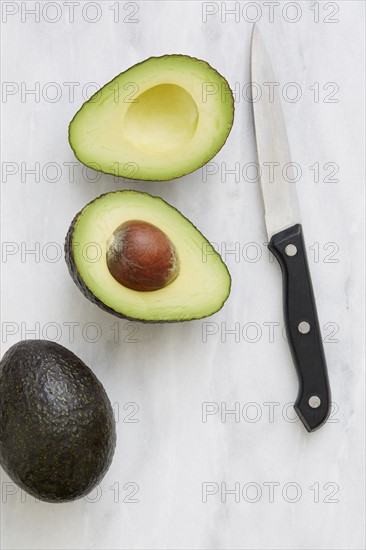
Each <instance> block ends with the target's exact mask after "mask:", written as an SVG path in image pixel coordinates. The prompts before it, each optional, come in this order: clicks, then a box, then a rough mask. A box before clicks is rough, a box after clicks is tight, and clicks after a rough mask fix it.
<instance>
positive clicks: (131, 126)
mask: <svg viewBox="0 0 366 550" xmlns="http://www.w3.org/2000/svg"><path fill="white" fill-rule="evenodd" d="M233 119H234V99H233V94H232V92H231V90H230V87H229V85H228V83H227V81H226V80H225V78H224V77H222V76H221V75H220V74H219V73H218V72H217V71H216V70H215V69H213V68H212V67H211V66H210V65H209V64H208V63H206V62H205V61H201V60H199V59H196V58H194V57H189V56H187V55H164V56H162V57H150V58H149V59H146V60H145V61H142V62H141V63H138V64H137V65H134V66H133V67H130V68H129V69H127V70H126V71H125V72H123V73H121V74H119V75H118V76H116V77H115V78H114V79H113V80H111V81H110V82H109V83H107V84H105V86H103V88H101V89H100V90H99V91H98V92H96V94H94V95H93V96H92V97H91V98H90V99H89V100H88V101H86V102H85V103H84V104H83V105H82V107H81V109H80V110H79V111H78V112H77V113H76V115H75V116H74V118H73V120H72V121H71V123H70V126H69V142H70V145H71V148H72V149H73V151H74V154H75V156H76V157H77V158H78V159H79V160H80V161H81V162H82V163H84V164H85V165H87V166H90V167H91V168H94V169H95V170H99V171H101V172H105V173H107V174H113V175H115V176H123V177H126V178H130V179H137V180H169V179H173V178H177V177H180V176H183V175H185V174H188V173H189V172H193V171H194V170H196V169H197V168H200V167H201V166H203V165H204V164H206V163H207V162H208V161H209V160H210V159H212V157H214V156H215V155H216V153H217V152H218V151H219V150H220V149H221V147H222V146H223V145H224V143H225V141H226V139H227V137H228V135H229V133H230V130H231V127H232V124H233Z"/></svg>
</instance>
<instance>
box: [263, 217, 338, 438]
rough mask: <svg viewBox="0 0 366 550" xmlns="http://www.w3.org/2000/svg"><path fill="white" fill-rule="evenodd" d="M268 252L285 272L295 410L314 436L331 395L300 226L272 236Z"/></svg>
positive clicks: (325, 413) (327, 413) (285, 301)
mask: <svg viewBox="0 0 366 550" xmlns="http://www.w3.org/2000/svg"><path fill="white" fill-rule="evenodd" d="M268 248H269V249H270V251H271V252H272V253H273V254H274V256H275V257H276V258H277V260H278V262H279V264H280V266H281V269H282V280H283V305H284V317H285V325H286V333H287V338H288V341H289V345H290V349H291V353H292V358H293V361H294V363H295V367H296V371H297V375H298V379H299V392H298V395H297V398H296V402H295V404H294V409H295V411H296V412H297V414H298V416H299V417H300V420H301V421H302V423H303V424H304V426H305V428H306V429H307V430H308V432H313V431H314V430H317V429H318V428H320V427H321V426H322V425H323V424H324V423H325V422H326V420H327V418H328V416H329V413H330V406H331V402H330V400H331V394H330V387H329V381H328V374H327V364H326V360H325V355H324V349H323V341H322V336H321V332H320V327H319V321H318V314H317V311H316V304H315V298H314V292H313V287H312V284H311V278H310V272H309V266H308V261H307V257H306V249H305V244H304V238H303V234H302V227H301V225H300V224H296V225H294V226H292V227H289V228H288V229H284V230H283V231H281V232H280V233H276V234H275V235H273V237H272V238H271V240H270V242H269V244H268Z"/></svg>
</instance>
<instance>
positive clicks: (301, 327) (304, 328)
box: [297, 321, 310, 334]
mask: <svg viewBox="0 0 366 550" xmlns="http://www.w3.org/2000/svg"><path fill="white" fill-rule="evenodd" d="M297 329H298V331H299V332H301V334H307V333H308V332H310V325H309V323H308V322H307V321H301V323H299V324H298V327H297Z"/></svg>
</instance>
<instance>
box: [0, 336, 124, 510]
mask: <svg viewBox="0 0 366 550" xmlns="http://www.w3.org/2000/svg"><path fill="white" fill-rule="evenodd" d="M115 445H116V431H115V421H114V416H113V411H112V407H111V404H110V401H109V399H108V396H107V394H106V392H105V390H104V388H103V386H102V384H101V383H100V382H99V380H98V379H97V378H96V376H95V375H94V374H93V372H92V371H91V370H90V369H89V368H88V367H87V366H86V365H85V364H84V363H83V362H82V361H81V360H80V359H79V358H78V357H77V356H76V355H74V354H73V353H72V352H71V351H69V350H68V349H66V348H64V347H63V346H61V345H59V344H57V343H55V342H49V341H46V340H26V341H23V342H18V343H17V344H14V345H13V346H12V347H11V348H10V349H9V350H8V351H7V352H6V354H5V355H4V357H3V359H2V361H1V363H0V463H1V465H2V467H3V468H4V470H5V471H6V472H7V474H8V475H9V476H10V477H11V479H12V480H13V481H14V482H15V483H17V485H19V486H20V487H21V488H22V489H24V490H25V491H26V492H27V493H29V494H30V495H32V496H34V497H36V498H37V499H40V500H44V501H46V502H54V503H61V502H67V501H70V500H75V499H77V498H81V497H83V496H85V495H87V494H88V493H89V492H90V491H91V490H92V489H93V488H94V487H95V486H96V485H97V484H98V483H99V482H100V480H101V479H102V477H103V476H104V474H105V473H106V472H107V470H108V468H109V466H110V464H111V462H112V458H113V454H114V449H115Z"/></svg>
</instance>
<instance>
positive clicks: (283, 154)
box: [251, 25, 331, 432]
mask: <svg viewBox="0 0 366 550" xmlns="http://www.w3.org/2000/svg"><path fill="white" fill-rule="evenodd" d="M251 82H252V90H253V94H254V86H253V85H254V84H255V85H256V87H257V89H258V85H259V86H260V89H263V87H264V86H263V85H264V84H266V85H267V86H269V85H270V84H272V86H271V88H270V91H271V93H262V95H261V97H260V98H259V99H257V100H256V101H253V102H252V104H253V115H254V128H255V140H256V145H257V155H258V162H259V166H260V187H261V193H262V198H263V202H264V212H265V216H264V218H265V224H266V228H267V234H268V240H269V244H268V248H269V249H270V251H271V252H272V253H273V254H274V256H275V257H276V259H277V260H278V262H279V264H280V267H281V270H282V281H283V306H284V319H285V326H286V333H287V340H288V342H289V346H290V350H291V354H292V358H293V362H294V364H295V367H296V371H297V375H298V380H299V389H298V394H297V397H296V401H295V403H294V409H295V411H296V413H297V414H298V416H299V418H300V420H301V421H302V423H303V424H304V426H305V428H306V429H307V431H308V432H312V431H315V430H317V429H318V428H320V427H321V426H322V425H323V424H324V423H325V422H326V420H327V418H328V416H329V414H330V408H331V394H330V387H329V380H328V372H327V365H326V360H325V354H324V348H323V340H322V336H321V331H320V326H319V320H318V314H317V310H316V303H315V297H314V292H313V286H312V282H311V277H310V271H309V266H308V261H307V256H306V247H305V242H304V237H303V230H302V225H301V218H300V209H299V204H298V199H297V194H296V184H295V182H294V177H293V172H292V164H291V155H290V147H289V143H288V138H287V131H286V125H285V120H284V115H283V112H282V107H281V102H280V97H279V94H278V92H277V86H276V85H275V83H276V82H277V81H276V79H275V76H274V72H273V69H272V64H271V61H270V58H269V56H268V53H267V51H266V48H265V46H264V43H263V40H262V38H261V35H260V33H259V30H258V27H257V25H254V28H253V33H252V41H251ZM271 163H276V164H271ZM269 166H276V167H277V168H278V169H277V170H272V171H271V170H268V167H269Z"/></svg>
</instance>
